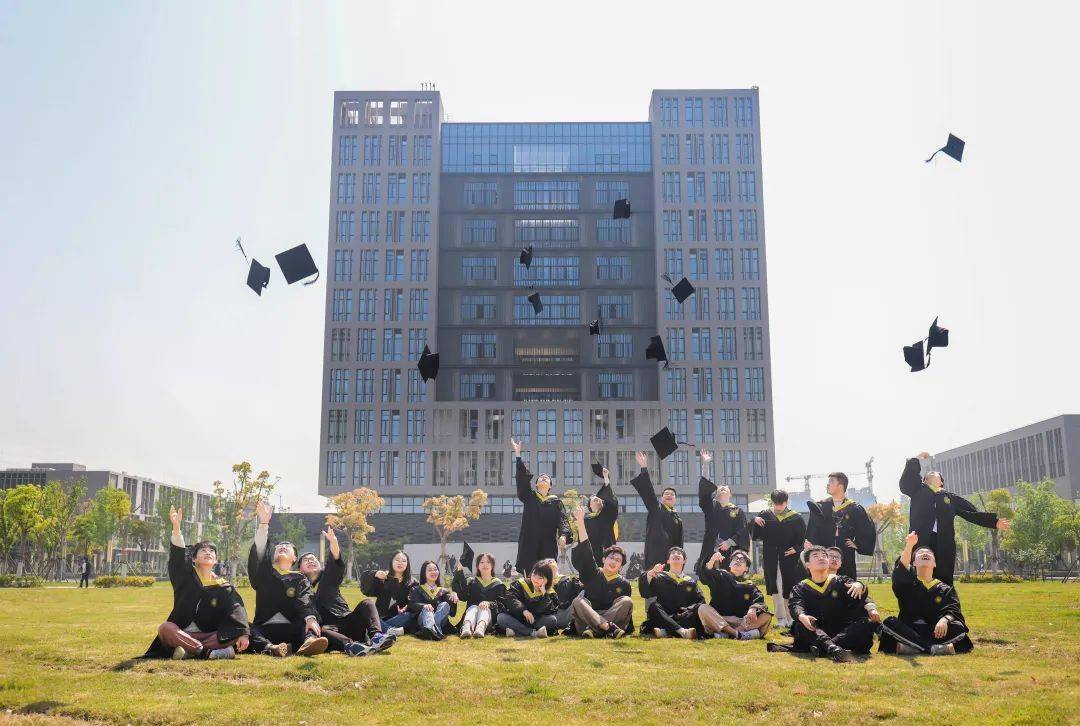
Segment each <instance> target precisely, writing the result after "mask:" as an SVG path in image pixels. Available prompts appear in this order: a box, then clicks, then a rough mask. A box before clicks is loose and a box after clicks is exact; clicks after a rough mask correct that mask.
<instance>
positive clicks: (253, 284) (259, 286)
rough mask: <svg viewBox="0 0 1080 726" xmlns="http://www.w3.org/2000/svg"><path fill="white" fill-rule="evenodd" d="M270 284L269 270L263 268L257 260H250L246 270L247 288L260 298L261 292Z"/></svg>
mask: <svg viewBox="0 0 1080 726" xmlns="http://www.w3.org/2000/svg"><path fill="white" fill-rule="evenodd" d="M269 284H270V268H269V267H263V266H262V265H260V264H259V261H258V260H252V261H251V266H250V267H249V268H248V276H247V286H248V287H250V288H251V289H252V290H254V291H255V294H256V295H258V296H259V297H262V291H263V290H264V289H265V288H266V287H267V286H268V285H269Z"/></svg>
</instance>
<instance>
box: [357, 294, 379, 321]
mask: <svg viewBox="0 0 1080 726" xmlns="http://www.w3.org/2000/svg"><path fill="white" fill-rule="evenodd" d="M357 293H358V295H359V299H358V301H357V305H356V319H357V320H364V321H367V322H374V321H375V315H376V309H375V307H376V306H375V291H374V290H372V289H370V288H366V287H362V288H360V289H359V290H358V291H357Z"/></svg>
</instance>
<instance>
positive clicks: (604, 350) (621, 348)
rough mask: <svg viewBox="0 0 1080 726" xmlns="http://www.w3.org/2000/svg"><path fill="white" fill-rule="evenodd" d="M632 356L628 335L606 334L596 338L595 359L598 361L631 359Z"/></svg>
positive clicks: (629, 336) (630, 339) (632, 349)
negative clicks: (598, 359)
mask: <svg viewBox="0 0 1080 726" xmlns="http://www.w3.org/2000/svg"><path fill="white" fill-rule="evenodd" d="M633 355H634V344H633V336H632V335H630V333H608V334H604V335H599V336H597V338H596V357H597V358H600V359H602V360H603V359H610V358H624V359H626V358H631V357H633Z"/></svg>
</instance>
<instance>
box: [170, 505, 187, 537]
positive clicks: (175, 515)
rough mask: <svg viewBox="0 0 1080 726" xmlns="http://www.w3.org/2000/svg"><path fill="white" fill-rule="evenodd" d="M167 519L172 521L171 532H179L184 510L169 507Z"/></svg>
mask: <svg viewBox="0 0 1080 726" xmlns="http://www.w3.org/2000/svg"><path fill="white" fill-rule="evenodd" d="M169 521H170V522H172V528H173V532H179V531H180V523H181V522H182V521H184V510H183V509H177V508H176V507H169Z"/></svg>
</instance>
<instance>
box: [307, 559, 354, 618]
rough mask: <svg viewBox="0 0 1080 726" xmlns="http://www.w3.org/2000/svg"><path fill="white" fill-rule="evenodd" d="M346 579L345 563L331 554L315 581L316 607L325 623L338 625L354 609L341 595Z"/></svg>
mask: <svg viewBox="0 0 1080 726" xmlns="http://www.w3.org/2000/svg"><path fill="white" fill-rule="evenodd" d="M344 579H345V565H344V563H342V561H341V560H340V559H338V558H337V557H334V556H333V555H331V556H330V557H329V558H328V559H327V561H326V567H325V568H324V569H323V571H322V572H321V573H319V577H318V578H317V579H316V580H315V582H314V583H313V585H312V586H313V588H314V590H315V608H316V609H317V610H318V611H319V622H320V623H322V624H323V625H337V624H338V623H340V622H341V621H342V620H344V619H345V618H347V617H349V615H350V614H351V613H352V610H351V609H350V608H349V603H348V602H346V601H345V598H344V597H342V595H341V582H342V580H344Z"/></svg>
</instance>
